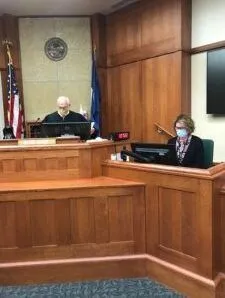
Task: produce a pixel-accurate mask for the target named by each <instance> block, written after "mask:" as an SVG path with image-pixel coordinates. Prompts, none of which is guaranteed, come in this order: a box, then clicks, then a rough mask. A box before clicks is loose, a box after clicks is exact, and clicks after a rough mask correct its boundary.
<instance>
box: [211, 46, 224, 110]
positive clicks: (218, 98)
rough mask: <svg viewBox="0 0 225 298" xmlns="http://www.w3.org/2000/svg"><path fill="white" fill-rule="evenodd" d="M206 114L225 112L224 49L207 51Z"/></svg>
mask: <svg viewBox="0 0 225 298" xmlns="http://www.w3.org/2000/svg"><path fill="white" fill-rule="evenodd" d="M207 114H215V115H216V114H222V115H224V114H225V49H218V50H213V51H209V52H208V53H207Z"/></svg>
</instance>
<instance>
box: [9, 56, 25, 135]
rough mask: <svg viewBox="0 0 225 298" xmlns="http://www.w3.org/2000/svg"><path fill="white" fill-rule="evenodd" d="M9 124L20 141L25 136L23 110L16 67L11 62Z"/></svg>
mask: <svg viewBox="0 0 225 298" xmlns="http://www.w3.org/2000/svg"><path fill="white" fill-rule="evenodd" d="M7 90H8V107H7V113H8V124H9V125H10V126H12V128H13V133H14V136H15V137H16V138H17V139H20V138H21V137H22V135H23V110H22V106H21V102H20V95H19V90H18V87H17V82H16V77H15V71H14V67H13V64H12V62H11V61H9V63H8V78H7Z"/></svg>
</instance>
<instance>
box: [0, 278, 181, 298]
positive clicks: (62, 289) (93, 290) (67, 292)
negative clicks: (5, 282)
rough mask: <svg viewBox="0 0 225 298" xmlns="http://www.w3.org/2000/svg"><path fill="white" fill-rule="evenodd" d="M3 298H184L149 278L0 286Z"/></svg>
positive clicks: (0, 293) (0, 295) (0, 294)
mask: <svg viewBox="0 0 225 298" xmlns="http://www.w3.org/2000/svg"><path fill="white" fill-rule="evenodd" d="M0 297H1V298H8V297H9V298H14V297H15V298H17V297H21V298H44V297H55V298H58V297H66V298H69V297H76V298H86V297H87V298H89V297H90V298H108V297H110V298H114V297H115V298H116V297H117V298H136V297H146V298H147V297H153V298H154V297H163V298H164V297H165V298H172V297H174V298H183V297H185V296H183V295H181V294H179V293H177V292H174V291H173V290H171V289H168V288H166V287H165V286H163V285H161V284H159V283H156V282H153V281H151V280H149V279H147V278H139V279H137V278H131V279H115V280H109V281H94V282H80V283H61V284H44V285H32V286H30V285H29V286H0Z"/></svg>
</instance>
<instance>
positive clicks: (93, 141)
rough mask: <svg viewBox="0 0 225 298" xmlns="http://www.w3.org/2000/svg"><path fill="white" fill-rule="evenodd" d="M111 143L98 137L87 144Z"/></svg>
mask: <svg viewBox="0 0 225 298" xmlns="http://www.w3.org/2000/svg"><path fill="white" fill-rule="evenodd" d="M106 141H109V140H108V139H103V138H101V137H97V138H95V139H91V140H87V143H96V142H97V143H98V142H106Z"/></svg>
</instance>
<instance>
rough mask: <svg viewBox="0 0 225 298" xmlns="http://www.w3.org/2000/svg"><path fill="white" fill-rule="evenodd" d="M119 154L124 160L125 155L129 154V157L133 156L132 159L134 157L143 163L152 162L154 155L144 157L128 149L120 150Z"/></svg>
mask: <svg viewBox="0 0 225 298" xmlns="http://www.w3.org/2000/svg"><path fill="white" fill-rule="evenodd" d="M120 156H121V159H122V160H123V161H126V156H130V157H133V158H134V159H136V160H137V161H140V162H145V163H151V162H154V157H152V156H151V157H149V158H148V157H144V156H142V155H140V154H137V153H134V152H132V151H129V150H121V152H120Z"/></svg>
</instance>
